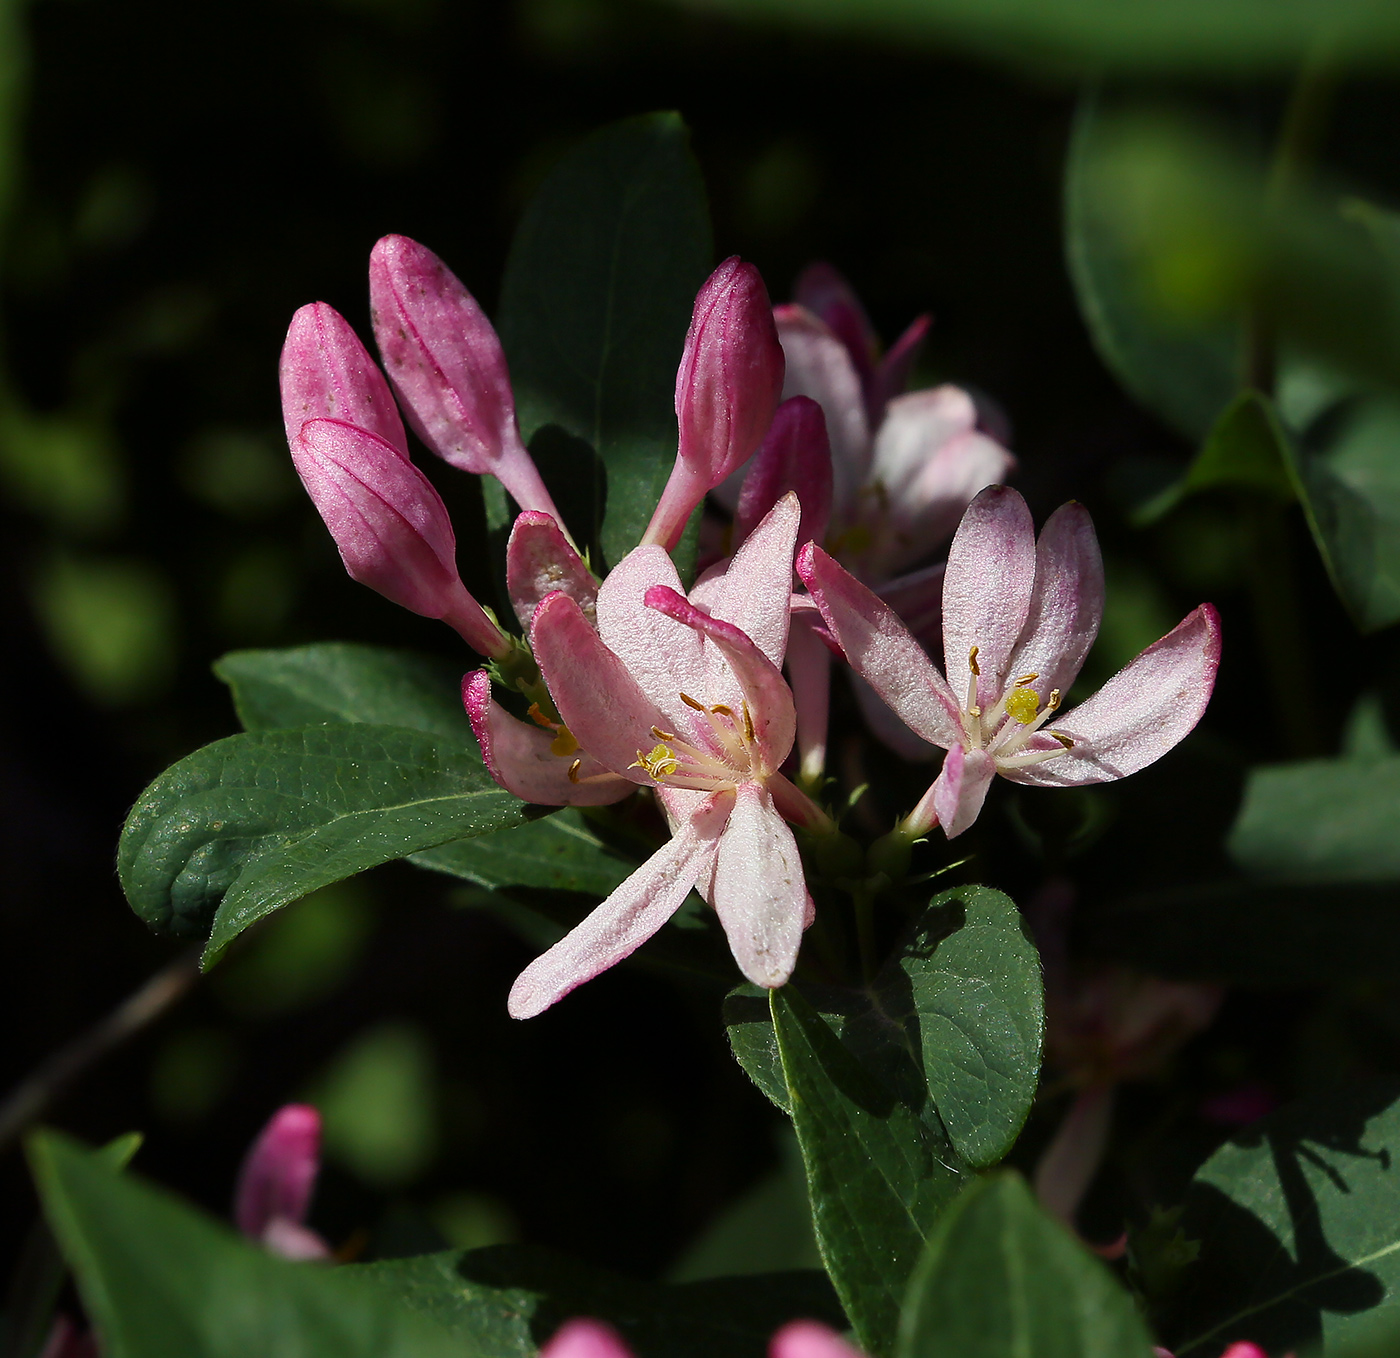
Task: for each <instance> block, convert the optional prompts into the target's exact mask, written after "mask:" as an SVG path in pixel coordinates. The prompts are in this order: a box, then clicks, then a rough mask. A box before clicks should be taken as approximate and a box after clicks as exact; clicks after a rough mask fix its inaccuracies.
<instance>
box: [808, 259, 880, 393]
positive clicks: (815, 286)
mask: <svg viewBox="0 0 1400 1358" xmlns="http://www.w3.org/2000/svg"><path fill="white" fill-rule="evenodd" d="M792 300H793V301H794V302H795V303H796V304H797V305H798V306H800V307H805V308H806V309H807V310H808V311H810V312H811V313H812V315H814V316H816V317H818V318H819V319H820V320H822V321H823V322H825V324H826V325H827V326H828V328H829V329H830V330H831V333H832V334H833V335H835V336H836V338H837V339H839V340H840V341H841V343H842V344H844V345H845V346H846V352H847V353H848V354H850V356H851V362H852V363H853V364H855V368H856V371H857V372H858V373H859V374H860V376H861V380H862V381H865V380H867V379H868V378H869V376H870V374H871V373H872V372H873V370H874V364H875V355H876V353H877V352H878V351H879V348H880V339H879V336H878V335H876V333H875V327H874V326H873V325H871V324H870V318H869V317H868V316H867V315H866V314H865V308H864V307H863V306H862V305H861V303H860V298H859V297H857V296H856V291H855V289H854V288H853V287H851V285H850V284H849V283H848V282H847V281H846V280H845V279H844V278H843V277H842V276H841V274H840V273H838V272H837V271H836V270H835V269H834V268H832V266H831V265H830V264H826V263H822V262H819V263H816V264H809V265H808V266H807V267H806V268H805V269H803V270H802V272H801V273H800V274H798V276H797V281H796V282H795V283H794V284H793V285H792Z"/></svg>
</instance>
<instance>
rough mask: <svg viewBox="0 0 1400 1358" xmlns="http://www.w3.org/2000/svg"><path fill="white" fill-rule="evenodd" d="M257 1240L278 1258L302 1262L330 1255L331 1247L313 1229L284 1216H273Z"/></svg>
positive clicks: (325, 1257)
mask: <svg viewBox="0 0 1400 1358" xmlns="http://www.w3.org/2000/svg"><path fill="white" fill-rule="evenodd" d="M258 1240H259V1243H260V1244H261V1245H262V1247H263V1248H264V1249H265V1250H266V1251H267V1252H268V1253H269V1254H275V1255H276V1256H277V1257H278V1258H279V1259H293V1260H296V1261H297V1262H299V1263H304V1262H306V1261H307V1260H308V1259H329V1258H330V1257H331V1247H330V1246H329V1245H328V1244H326V1242H325V1241H324V1240H322V1239H321V1237H320V1236H319V1235H317V1234H316V1232H315V1231H313V1230H309V1229H308V1228H307V1227H305V1226H302V1225H300V1224H299V1223H297V1222H295V1221H288V1220H287V1219H286V1217H273V1219H272V1220H271V1221H269V1222H268V1223H267V1226H266V1227H265V1228H264V1229H263V1233H262V1235H261V1236H259V1237H258Z"/></svg>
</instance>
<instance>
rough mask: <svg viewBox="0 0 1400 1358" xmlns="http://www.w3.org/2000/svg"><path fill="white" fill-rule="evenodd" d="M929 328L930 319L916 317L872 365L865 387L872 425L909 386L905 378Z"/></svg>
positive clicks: (916, 358)
mask: <svg viewBox="0 0 1400 1358" xmlns="http://www.w3.org/2000/svg"><path fill="white" fill-rule="evenodd" d="M932 324H933V317H932V316H930V315H928V314H927V313H925V314H924V315H922V316H916V317H915V318H914V319H913V320H912V321H911V322H910V323H909V325H908V326H907V327H906V328H905V331H904V333H903V334H902V335H901V336H900V337H899V338H898V339H897V340H895V342H894V343H893V344H892V345H890V347H889V350H888V351H887V352H886V354H885V356H884V358H882V359H881V360H880V361H879V363H877V364H876V365H875V371H874V372H873V373H871V375H870V378H869V380H868V381H867V383H866V387H865V390H866V394H867V406H868V409H869V411H870V418H871V420H872V421H878V420H879V418H880V416H881V414H882V413H883V412H884V409H885V407H886V406H887V405H888V404H889V403H890V402H891V401H892V400H893V399H894V398H895V397H896V396H898V395H900V393H901V392H903V391H904V389H905V387H907V386H908V385H909V375H910V373H912V372H913V371H914V365H915V364H916V363H917V362H918V361H919V352H920V351H921V350H922V349H923V347H924V339H925V337H926V336H927V335H928V332H929V327H930V326H931V325H932Z"/></svg>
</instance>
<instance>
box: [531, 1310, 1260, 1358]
mask: <svg viewBox="0 0 1400 1358" xmlns="http://www.w3.org/2000/svg"><path fill="white" fill-rule="evenodd" d="M768 1354H769V1358H861V1354H860V1352H859V1350H857V1349H853V1348H852V1347H851V1346H850V1345H849V1344H848V1343H846V1341H845V1340H844V1339H842V1338H841V1336H840V1335H839V1334H837V1333H836V1331H835V1330H832V1329H828V1328H827V1326H825V1325H820V1324H818V1323H817V1322H816V1321H815V1320H794V1321H792V1322H790V1323H789V1324H787V1325H784V1326H783V1328H782V1329H780V1330H779V1331H778V1332H777V1333H776V1334H775V1335H774V1336H773V1339H772V1342H771V1343H770V1345H769V1347H768ZM540 1358H632V1351H631V1349H629V1348H628V1347H627V1345H626V1344H625V1343H623V1341H622V1337H621V1335H619V1334H618V1333H617V1331H616V1330H614V1329H613V1328H612V1326H611V1325H605V1324H603V1322H602V1321H600V1320H586V1319H580V1320H569V1321H565V1323H564V1324H563V1325H561V1326H560V1327H559V1329H558V1330H556V1331H555V1332H554V1337H553V1338H552V1339H551V1340H550V1341H549V1343H547V1344H546V1345H545V1346H544V1348H542V1349H541V1350H540ZM1239 1358H1243V1355H1239Z"/></svg>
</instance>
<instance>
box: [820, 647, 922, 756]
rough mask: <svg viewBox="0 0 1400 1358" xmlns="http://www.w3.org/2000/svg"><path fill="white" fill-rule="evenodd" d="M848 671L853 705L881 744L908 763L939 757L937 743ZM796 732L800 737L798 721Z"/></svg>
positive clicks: (853, 673)
mask: <svg viewBox="0 0 1400 1358" xmlns="http://www.w3.org/2000/svg"><path fill="white" fill-rule="evenodd" d="M847 675H848V678H849V679H850V682H851V692H853V693H854V694H855V695H856V706H857V707H858V708H860V715H861V720H862V721H864V722H865V725H866V728H867V729H868V730H869V732H870V734H871V735H872V736H874V737H875V739H876V740H878V741H879V742H880V744H882V745H884V746H886V747H887V748H888V749H891V750H893V751H894V752H895V754H897V755H898V756H899V757H900V758H901V759H907V760H908V761H909V762H910V763H911V764H923V763H927V762H929V761H930V760H933V759H937V758H938V756H939V754H940V753H941V751H940V750H939V747H938V746H937V745H931V744H929V742H928V741H926V740H923V739H922V738H920V737H919V736H916V735H915V734H914V733H913V731H911V730H910V729H909V728H908V727H907V726H906V725H905V724H904V723H903V722H902V721H901V720H900V719H899V718H898V717H897V716H896V715H895V714H894V713H893V712H892V711H890V709H889V708H888V707H887V706H886V705H885V700H884V699H883V698H881V697H880V695H879V694H878V693H876V692H875V690H874V689H873V688H871V687H870V685H869V684H867V683H866V682H865V680H864V679H862V678H861V677H860V675H858V674H857V673H856V672H855V671H854V670H849V671H848V672H847ZM798 735H799V739H800V738H801V727H800V725H799V728H798Z"/></svg>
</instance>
